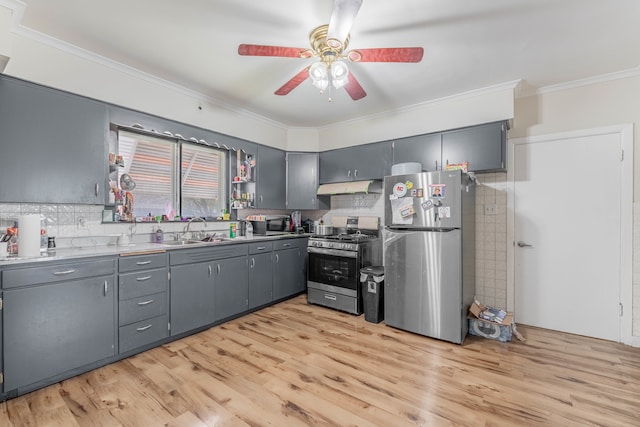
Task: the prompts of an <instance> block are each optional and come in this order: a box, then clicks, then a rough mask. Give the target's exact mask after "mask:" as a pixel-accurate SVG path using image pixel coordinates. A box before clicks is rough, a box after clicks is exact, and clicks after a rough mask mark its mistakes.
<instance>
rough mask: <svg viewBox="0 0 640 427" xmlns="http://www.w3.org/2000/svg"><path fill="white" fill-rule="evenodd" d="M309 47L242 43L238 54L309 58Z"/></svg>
mask: <svg viewBox="0 0 640 427" xmlns="http://www.w3.org/2000/svg"><path fill="white" fill-rule="evenodd" d="M308 50H309V49H302V48H299V47H284V46H266V45H261V44H241V45H240V46H238V54H239V55H246V56H282V57H287V58H308V56H305V52H307V51H308Z"/></svg>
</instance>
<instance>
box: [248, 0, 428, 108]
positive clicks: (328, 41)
mask: <svg viewBox="0 0 640 427" xmlns="http://www.w3.org/2000/svg"><path fill="white" fill-rule="evenodd" d="M361 5H362V0H335V2H334V5H333V12H332V13H331V20H330V21H329V25H320V26H319V27H317V28H315V29H313V30H312V31H311V33H310V34H309V42H310V44H311V48H310V49H304V48H297V47H284V46H266V45H257V44H241V45H240V46H238V54H240V55H245V56H278V57H288V58H303V59H308V58H319V61H318V62H315V63H313V64H312V65H310V66H308V67H306V68H304V69H303V70H302V71H300V72H299V73H298V74H296V75H295V76H293V78H291V79H290V80H289V81H288V82H286V83H285V84H284V85H283V86H282V87H281V88H279V89H278V90H276V91H275V94H276V95H287V94H288V93H289V92H291V91H292V90H293V89H295V88H296V87H298V86H299V85H300V84H301V83H302V82H304V81H305V80H306V79H307V78H309V77H310V78H311V80H312V82H313V85H314V86H316V87H317V88H319V89H320V92H321V93H323V91H324V90H325V89H327V88H328V87H329V88H330V85H331V86H333V87H334V88H336V89H340V88H344V90H345V91H346V92H347V93H348V94H349V96H350V97H351V98H352V99H353V100H354V101H357V100H358V99H362V98H364V97H365V96H367V93H366V92H365V91H364V89H363V88H362V86H361V85H360V83H358V81H357V80H356V78H355V77H354V76H353V74H352V73H351V71H349V68H348V67H347V65H346V63H345V62H344V61H342V60H343V59H348V60H349V61H351V62H420V61H421V60H422V55H423V53H424V49H423V48H421V47H392V48H373V49H356V50H351V51H347V47H348V46H349V39H350V37H349V31H350V30H351V27H352V25H353V22H354V21H355V18H356V15H357V14H358V11H359V10H360V6H361ZM329 101H331V98H329Z"/></svg>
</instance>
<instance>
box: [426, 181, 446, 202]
mask: <svg viewBox="0 0 640 427" xmlns="http://www.w3.org/2000/svg"><path fill="white" fill-rule="evenodd" d="M444 187H445V184H431V185H429V191H430V192H431V197H433V198H435V199H441V198H443V197H444Z"/></svg>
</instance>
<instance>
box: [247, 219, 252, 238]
mask: <svg viewBox="0 0 640 427" xmlns="http://www.w3.org/2000/svg"><path fill="white" fill-rule="evenodd" d="M246 236H247V239H251V238H253V225H252V224H251V221H247V230H246Z"/></svg>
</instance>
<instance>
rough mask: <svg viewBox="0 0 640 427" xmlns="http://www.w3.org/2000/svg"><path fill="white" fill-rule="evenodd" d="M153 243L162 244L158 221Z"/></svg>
mask: <svg viewBox="0 0 640 427" xmlns="http://www.w3.org/2000/svg"><path fill="white" fill-rule="evenodd" d="M154 242H156V243H162V242H164V232H163V231H162V228H160V221H158V228H156V234H155V236H154Z"/></svg>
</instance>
